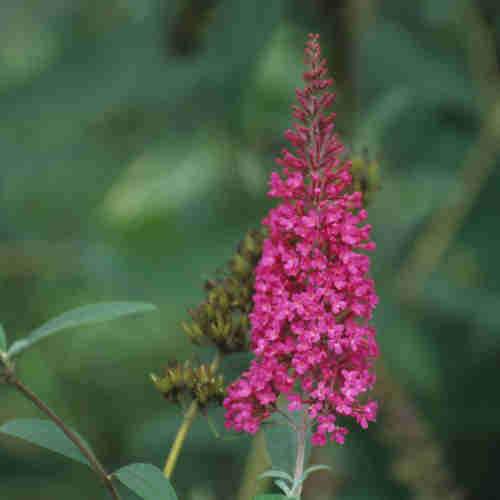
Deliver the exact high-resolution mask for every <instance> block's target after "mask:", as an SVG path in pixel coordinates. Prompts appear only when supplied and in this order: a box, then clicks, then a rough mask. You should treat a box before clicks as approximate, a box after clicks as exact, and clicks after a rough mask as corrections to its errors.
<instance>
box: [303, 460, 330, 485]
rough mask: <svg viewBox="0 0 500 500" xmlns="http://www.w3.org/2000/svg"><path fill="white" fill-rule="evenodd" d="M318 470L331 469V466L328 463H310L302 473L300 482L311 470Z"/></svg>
mask: <svg viewBox="0 0 500 500" xmlns="http://www.w3.org/2000/svg"><path fill="white" fill-rule="evenodd" d="M320 470H332V468H331V467H330V466H328V465H321V464H320V465H311V467H308V468H307V469H306V470H305V472H304V474H302V478H301V480H300V482H301V483H302V482H304V481H305V480H306V479H307V478H308V477H309V476H310V475H311V474H312V473H313V472H317V471H320Z"/></svg>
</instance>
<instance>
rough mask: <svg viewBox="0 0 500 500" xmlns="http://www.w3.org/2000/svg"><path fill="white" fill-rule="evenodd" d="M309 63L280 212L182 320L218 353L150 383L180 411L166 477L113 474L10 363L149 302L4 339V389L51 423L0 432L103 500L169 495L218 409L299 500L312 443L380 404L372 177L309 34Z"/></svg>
mask: <svg viewBox="0 0 500 500" xmlns="http://www.w3.org/2000/svg"><path fill="white" fill-rule="evenodd" d="M305 54H306V64H307V66H308V69H307V71H306V72H305V73H304V80H305V87H304V89H300V90H297V99H298V105H297V106H294V108H293V115H294V117H295V119H296V120H297V123H295V124H294V126H293V128H292V129H290V130H288V131H286V133H285V137H286V139H287V140H288V141H289V142H290V144H291V149H292V151H289V150H284V151H283V152H282V154H281V156H280V157H279V158H278V160H277V163H278V164H279V165H281V166H282V167H283V168H282V172H281V175H280V174H278V173H273V174H271V179H270V191H269V196H271V197H273V198H278V199H279V200H280V201H279V204H278V205H277V206H276V207H275V208H273V209H272V210H271V211H270V212H269V214H268V215H267V217H266V218H265V219H264V221H263V228H262V229H259V230H253V231H249V232H248V233H247V234H246V236H245V237H244V239H243V240H242V242H241V244H240V245H239V247H238V250H237V252H236V254H235V255H234V256H233V258H232V259H231V261H230V264H229V268H228V270H227V272H226V273H225V274H223V275H222V276H219V277H218V278H217V279H214V280H210V281H208V282H207V283H206V293H207V296H206V300H205V301H204V302H202V303H201V304H200V305H199V306H198V307H197V308H195V309H192V310H190V316H191V321H190V322H187V323H184V324H183V329H184V331H185V333H186V334H187V335H188V336H189V338H190V340H191V341H192V342H193V343H194V344H197V345H199V344H205V343H208V344H211V345H213V346H215V349H216V354H215V356H214V358H213V360H212V362H211V363H207V364H205V363H194V362H184V363H170V364H169V365H168V366H167V367H166V368H165V370H164V372H163V373H162V374H160V375H151V378H152V381H153V383H154V385H155V386H156V388H157V389H158V390H159V391H160V392H161V394H162V395H163V396H164V397H165V399H166V400H167V401H168V402H170V403H173V404H178V405H179V406H184V403H187V410H186V412H185V414H184V418H183V420H182V423H181V425H180V427H179V430H178V432H177V435H176V437H175V439H174V442H173V444H172V446H171V449H170V452H169V453H168V456H167V459H166V462H165V466H164V470H163V473H162V471H160V470H159V469H157V468H156V467H154V466H153V465H148V464H132V465H129V466H127V467H124V468H122V469H119V470H118V471H116V472H114V473H112V474H110V473H108V472H107V471H106V470H105V469H104V467H103V466H102V464H101V463H100V462H99V460H98V459H97V457H96V455H95V454H94V452H93V451H92V450H91V448H90V447H89V446H88V445H87V444H86V442H85V441H84V440H83V439H82V438H81V437H80V436H79V435H78V434H77V433H76V432H75V431H73V430H71V429H70V428H69V427H68V426H67V425H66V424H65V423H64V422H63V421H62V420H61V419H60V418H59V417H58V416H57V415H56V414H55V413H54V412H53V411H52V410H51V409H50V408H49V407H48V406H47V405H46V404H45V403H44V402H42V401H41V400H40V399H39V398H38V397H37V396H36V395H35V394H34V393H33V392H32V391H31V390H30V389H29V388H28V387H27V386H26V385H25V384H24V383H23V382H21V381H20V380H19V378H18V377H17V374H16V371H15V364H14V362H15V358H16V357H17V356H18V355H19V354H21V353H22V352H23V351H24V350H26V349H28V348H30V347H32V346H34V345H35V344H36V342H38V341H39V340H41V339H43V338H45V337H47V336H48V335H51V334H53V333H55V332H57V331H60V330H62V329H65V328H69V327H73V326H78V325H83V324H88V323H92V322H96V321H102V320H107V319H112V318H115V317H118V316H122V315H125V314H131V313H136V312H144V311H148V310H151V309H152V308H153V307H152V306H151V305H148V304H135V303H112V304H100V305H94V306H85V307H82V308H80V309H76V310H74V311H70V312H68V313H65V314H63V315H62V316H60V317H59V318H56V319H55V320H52V321H50V322H49V323H47V324H45V325H43V326H42V327H40V328H38V329H37V330H35V331H34V332H33V333H32V334H30V335H29V336H28V337H27V338H26V339H24V340H20V341H17V342H15V343H14V344H12V346H11V347H10V348H7V345H6V342H5V336H4V334H3V332H0V356H1V357H0V359H1V362H2V365H3V374H2V380H3V382H5V383H6V384H9V385H10V386H12V387H13V388H15V389H17V390H18V391H20V392H21V393H22V394H23V395H24V396H26V397H27V398H28V399H30V400H31V401H32V402H33V403H34V404H35V405H37V406H38V408H39V409H40V410H41V411H42V412H44V413H45V415H46V416H47V417H48V418H49V420H45V421H34V420H16V421H13V422H10V423H7V424H5V425H4V426H3V427H1V428H0V431H1V432H4V433H7V434H10V435H14V436H17V437H21V438H24V439H26V440H28V441H31V442H33V443H36V444H38V445H40V446H44V447H46V448H49V449H52V450H54V451H57V452H59V453H62V454H63V455H65V456H67V457H69V458H72V459H74V460H77V461H80V462H83V463H85V464H86V465H89V466H90V467H92V468H93V469H94V471H95V472H96V474H97V476H98V477H99V478H100V479H101V481H102V483H103V484H104V486H105V487H106V488H107V490H108V492H109V494H110V495H111V496H112V498H115V499H117V498H119V493H118V490H117V489H116V484H115V481H116V480H118V481H120V482H122V483H123V484H125V485H126V486H128V487H129V488H130V489H131V490H133V491H134V492H135V493H136V494H138V495H139V497H140V498H143V499H147V500H149V499H151V500H152V499H155V500H163V499H175V498H177V497H176V494H175V492H174V489H173V487H172V486H171V484H170V482H169V478H170V477H171V476H172V474H173V472H174V469H175V466H176V463H177V461H178V458H179V456H180V453H181V450H182V447H183V444H184V441H185V439H186V436H187V434H188V433H189V430H190V428H191V425H192V423H193V421H194V420H195V418H196V417H197V415H199V414H200V413H202V414H206V413H207V410H208V408H209V407H210V406H213V405H219V406H220V405H222V406H223V407H224V408H225V425H226V428H227V429H228V430H229V431H231V430H234V431H237V432H245V433H249V434H255V433H257V432H258V431H259V429H260V428H261V427H262V426H263V425H265V427H266V428H265V433H266V437H267V438H268V439H267V444H268V450H269V452H270V456H271V459H272V461H273V464H272V465H273V467H272V468H271V469H270V470H268V471H267V472H265V473H264V474H262V476H261V478H272V479H273V480H274V482H275V484H276V486H277V487H278V488H279V489H280V490H281V491H282V492H283V494H284V495H285V497H286V498H295V499H300V498H301V494H302V487H303V484H304V481H305V480H306V479H307V478H308V477H309V475H310V474H311V473H313V472H315V471H317V470H322V469H325V468H326V466H323V465H313V466H311V467H308V468H307V467H306V465H307V460H308V450H309V446H310V445H313V446H323V445H325V444H326V443H327V442H328V441H332V442H335V443H339V444H342V443H343V442H344V440H345V437H346V435H347V433H348V431H347V428H346V426H345V421H347V420H349V419H351V420H354V421H356V422H357V423H358V424H360V426H361V427H362V428H366V427H367V426H368V423H369V422H372V421H374V420H375V417H376V411H377V404H376V402H374V401H370V400H367V399H365V398H364V395H365V394H364V393H366V392H367V391H368V390H369V389H371V388H372V386H373V384H374V382H375V375H374V373H373V363H374V359H375V358H376V356H377V354H378V348H377V344H376V341H375V330H374V328H373V327H372V326H370V325H369V321H370V319H371V316H372V312H373V309H374V308H375V306H376V304H377V295H376V293H375V290H374V283H373V280H372V279H370V278H369V268H370V259H369V257H368V256H367V255H366V254H365V253H364V252H366V251H370V250H372V249H373V248H374V244H373V242H371V240H370V226H369V225H367V224H364V221H365V220H366V218H367V212H366V210H365V208H364V207H363V203H364V201H365V200H364V198H365V197H364V194H366V191H367V189H368V190H370V189H369V188H370V187H371V176H372V171H373V169H372V168H371V167H372V165H371V164H368V169H364V168H363V165H364V163H363V162H359V161H358V162H357V164H356V166H355V168H354V169H353V164H352V162H350V161H347V160H346V159H345V157H344V153H343V146H342V144H341V142H340V140H339V138H338V137H337V135H336V134H335V132H334V118H335V115H334V114H333V113H329V112H328V109H329V107H330V106H331V105H332V103H333V101H334V95H333V94H332V93H331V92H330V91H329V88H330V86H331V85H332V80H331V79H330V78H328V76H327V67H326V61H325V60H324V59H323V58H322V56H321V50H320V45H319V37H318V36H317V35H310V37H309V41H308V42H307V45H306V51H305ZM353 174H354V176H355V178H354V179H353ZM244 351H251V353H252V354H253V359H252V361H251V363H250V366H249V367H248V369H247V370H246V371H244V372H243V373H242V374H241V375H240V376H239V378H238V379H237V380H235V381H233V382H232V383H231V384H230V385H229V387H227V388H226V383H225V381H224V378H223V375H222V373H221V371H220V367H221V362H222V361H223V359H224V358H225V357H227V356H230V355H232V354H233V353H237V352H244ZM283 426H286V427H285V431H284V432H283ZM283 456H285V460H283ZM285 497H283V496H276V495H263V496H262V495H261V496H259V497H258V498H259V499H261V500H264V499H265V498H268V499H271V498H285Z"/></svg>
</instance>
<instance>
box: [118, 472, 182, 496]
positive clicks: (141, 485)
mask: <svg viewBox="0 0 500 500" xmlns="http://www.w3.org/2000/svg"><path fill="white" fill-rule="evenodd" d="M113 475H114V476H116V477H117V478H118V479H119V480H120V481H121V482H122V483H123V484H124V485H125V486H126V487H127V488H130V489H131V490H132V491H133V492H134V493H136V494H137V495H139V496H140V497H141V498H143V499H144V500H177V495H176V493H175V491H174V488H173V486H172V485H171V483H170V481H169V480H168V479H167V478H166V477H165V476H164V475H163V472H162V471H161V470H160V469H158V467H155V466H154V465H150V464H131V465H127V466H125V467H122V468H121V469H119V470H117V471H116V472H114V473H113Z"/></svg>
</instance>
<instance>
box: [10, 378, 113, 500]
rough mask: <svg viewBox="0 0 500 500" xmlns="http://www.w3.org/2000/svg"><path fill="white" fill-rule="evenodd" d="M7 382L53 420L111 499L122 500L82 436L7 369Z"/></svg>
mask: <svg viewBox="0 0 500 500" xmlns="http://www.w3.org/2000/svg"><path fill="white" fill-rule="evenodd" d="M5 381H6V382H7V383H8V384H9V385H11V386H13V387H15V388H16V389H17V390H18V391H19V392H20V393H21V394H22V395H23V396H25V397H26V398H27V399H29V400H30V401H31V402H32V403H33V404H34V405H35V406H37V407H38V408H39V409H40V410H41V411H42V412H43V413H45V415H47V417H49V418H50V420H52V422H54V423H55V424H56V425H57V427H59V428H60V429H61V430H62V431H63V432H64V434H65V435H66V436H67V438H68V439H69V440H70V441H71V442H72V443H73V444H74V445H75V446H76V447H77V448H78V449H79V450H80V452H81V453H82V455H83V456H84V457H85V458H86V459H87V460H88V461H89V463H90V464H91V466H92V468H93V469H94V471H95V472H96V474H97V475H98V476H99V477H100V479H101V480H102V482H103V483H104V486H105V487H106V488H107V490H108V491H109V493H110V495H111V497H112V498H113V499H115V500H120V496H119V495H118V491H117V490H116V488H115V485H114V484H113V482H112V480H111V476H110V475H109V474H108V473H107V472H106V470H105V469H104V467H103V466H102V464H101V462H99V460H98V459H97V457H96V456H95V455H94V454H93V453H92V452H91V451H90V450H89V449H88V448H87V446H86V445H85V444H84V442H83V441H82V439H81V438H80V436H78V435H77V434H76V433H75V432H73V431H72V430H71V429H70V428H69V427H68V426H67V425H66V424H65V423H64V421H63V420H62V419H61V418H60V417H59V416H58V415H56V414H55V413H54V412H53V411H52V410H51V409H50V408H49V407H48V406H47V405H46V404H45V403H44V402H43V401H42V400H41V399H40V398H39V397H38V396H37V395H36V394H35V393H34V392H33V391H32V390H31V389H29V388H28V387H27V386H26V385H24V384H23V383H22V382H21V381H20V380H19V379H18V378H17V377H16V375H15V374H14V372H13V371H12V370H11V369H7V373H6V377H5Z"/></svg>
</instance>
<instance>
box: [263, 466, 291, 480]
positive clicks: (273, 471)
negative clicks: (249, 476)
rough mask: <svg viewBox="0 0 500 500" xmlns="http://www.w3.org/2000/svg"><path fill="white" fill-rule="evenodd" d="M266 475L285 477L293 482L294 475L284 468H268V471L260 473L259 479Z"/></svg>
mask: <svg viewBox="0 0 500 500" xmlns="http://www.w3.org/2000/svg"><path fill="white" fill-rule="evenodd" d="M266 477H273V478H279V479H285V480H286V481H290V482H291V483H292V482H293V477H292V476H291V475H290V474H288V473H287V472H284V471H282V470H276V469H271V470H267V471H266V472H263V473H262V474H260V476H259V479H264V478H266Z"/></svg>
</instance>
